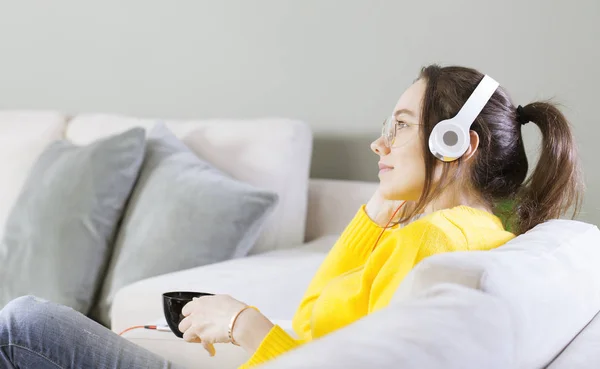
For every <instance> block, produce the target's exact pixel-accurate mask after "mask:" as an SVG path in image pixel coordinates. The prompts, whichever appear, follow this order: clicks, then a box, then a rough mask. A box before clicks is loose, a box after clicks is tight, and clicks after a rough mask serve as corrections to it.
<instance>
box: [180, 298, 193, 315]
mask: <svg viewBox="0 0 600 369" xmlns="http://www.w3.org/2000/svg"><path fill="white" fill-rule="evenodd" d="M195 302H196V300H192V301H190V302H188V303H187V304H185V305H184V306H183V309H181V314H183V316H188V315H190V314H191V313H192V311H193V310H194V303H195Z"/></svg>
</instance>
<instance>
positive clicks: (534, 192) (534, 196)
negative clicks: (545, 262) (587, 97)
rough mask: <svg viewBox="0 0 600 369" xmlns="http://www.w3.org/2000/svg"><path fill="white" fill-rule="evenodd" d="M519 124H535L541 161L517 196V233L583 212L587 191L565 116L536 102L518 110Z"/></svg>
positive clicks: (554, 108) (551, 107) (552, 106)
mask: <svg viewBox="0 0 600 369" xmlns="http://www.w3.org/2000/svg"><path fill="white" fill-rule="evenodd" d="M517 115H518V117H517V121H521V122H522V123H525V122H527V121H531V122H533V123H535V124H536V125H537V126H538V127H539V129H540V131H541V133H542V146H541V153H540V158H539V161H538V163H537V166H536V168H535V170H534V171H533V173H532V175H531V176H530V177H529V178H528V179H527V180H525V182H524V183H523V185H522V186H521V187H520V189H519V190H518V192H517V198H516V200H517V202H516V204H517V207H516V210H517V214H515V215H517V218H518V225H517V229H516V231H517V233H518V234H521V233H525V232H527V231H528V230H530V229H532V228H533V227H535V226H536V225H538V224H540V223H543V222H544V221H546V220H549V219H553V218H559V217H560V216H561V215H563V214H565V213H567V212H568V211H569V209H570V208H573V214H572V217H573V218H574V217H575V216H576V215H577V213H578V212H579V210H580V208H581V201H582V196H583V191H584V185H583V179H582V172H581V168H580V164H579V158H578V155H577V149H576V145H575V142H574V139H573V135H572V132H571V129H570V126H569V123H568V121H567V119H566V118H565V116H564V115H563V114H562V113H561V112H560V111H559V110H558V109H557V108H556V107H555V106H554V105H552V104H551V103H546V102H535V103H531V104H529V105H527V106H524V107H519V109H518V114H517Z"/></svg>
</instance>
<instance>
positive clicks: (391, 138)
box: [381, 116, 420, 148]
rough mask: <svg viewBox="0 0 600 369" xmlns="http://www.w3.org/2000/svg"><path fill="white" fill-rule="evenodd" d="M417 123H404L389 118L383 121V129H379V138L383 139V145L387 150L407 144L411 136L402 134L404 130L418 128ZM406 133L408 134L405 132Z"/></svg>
mask: <svg viewBox="0 0 600 369" xmlns="http://www.w3.org/2000/svg"><path fill="white" fill-rule="evenodd" d="M419 125H420V124H418V123H406V122H403V121H399V120H397V119H396V117H394V116H389V117H387V118H386V119H385V120H384V121H383V127H382V128H381V137H383V143H384V144H385V146H387V147H388V148H391V147H392V146H401V145H404V144H405V143H407V142H408V141H409V140H410V138H411V137H413V136H412V135H409V134H404V133H405V132H403V131H406V128H408V127H410V126H419ZM406 133H408V132H406Z"/></svg>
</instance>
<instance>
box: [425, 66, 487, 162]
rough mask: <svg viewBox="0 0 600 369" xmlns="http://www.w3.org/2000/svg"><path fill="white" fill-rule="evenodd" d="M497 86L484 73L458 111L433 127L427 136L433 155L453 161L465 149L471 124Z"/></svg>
mask: <svg viewBox="0 0 600 369" xmlns="http://www.w3.org/2000/svg"><path fill="white" fill-rule="evenodd" d="M498 86H499V83H498V82H496V81H495V80H494V79H493V78H492V77H490V76H488V75H485V76H484V77H483V79H482V80H481V82H479V84H478V85H477V87H476V88H475V91H473V93H472V94H471V96H469V98H468V99H467V102H466V103H465V104H464V105H463V107H462V108H461V109H460V110H459V112H458V113H457V114H456V115H455V116H454V117H452V118H450V119H446V120H443V121H441V122H439V123H438V124H436V125H435V127H433V130H432V131H431V135H430V136H429V151H431V153H432V154H433V155H434V156H435V157H437V158H438V159H440V160H442V161H453V160H456V159H458V158H460V157H461V156H462V155H463V154H464V153H465V152H466V151H467V149H468V148H469V143H470V142H471V139H470V137H469V130H470V129H471V125H472V124H473V122H474V121H475V119H476V118H477V116H478V115H479V113H481V110H483V107H484V106H485V104H487V102H488V100H489V99H490V98H491V97H492V95H493V94H494V92H495V91H496V89H497V88H498Z"/></svg>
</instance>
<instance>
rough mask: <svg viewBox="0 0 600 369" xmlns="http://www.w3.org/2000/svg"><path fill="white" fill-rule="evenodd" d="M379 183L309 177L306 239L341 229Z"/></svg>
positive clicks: (334, 232)
mask: <svg viewBox="0 0 600 369" xmlns="http://www.w3.org/2000/svg"><path fill="white" fill-rule="evenodd" d="M378 186H379V182H366V181H351V180H336V179H317V178H313V179H311V180H310V184H309V195H308V211H307V219H306V239H305V241H306V242H310V241H313V240H315V239H317V238H319V237H323V236H327V235H339V234H340V233H342V231H344V228H346V226H347V225H348V223H349V222H350V221H351V220H352V218H353V217H354V215H355V214H356V212H357V211H358V210H359V209H360V206H361V205H362V204H366V203H367V201H369V199H370V198H371V196H372V195H373V193H374V192H375V190H376V189H377V187H378ZM332 246H333V245H332Z"/></svg>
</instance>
